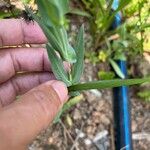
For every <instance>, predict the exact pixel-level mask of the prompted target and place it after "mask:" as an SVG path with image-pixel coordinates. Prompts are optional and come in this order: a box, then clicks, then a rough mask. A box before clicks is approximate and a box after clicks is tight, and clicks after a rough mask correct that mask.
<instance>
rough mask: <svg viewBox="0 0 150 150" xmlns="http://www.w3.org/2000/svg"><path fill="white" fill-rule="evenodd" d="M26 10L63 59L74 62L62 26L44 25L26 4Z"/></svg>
mask: <svg viewBox="0 0 150 150" xmlns="http://www.w3.org/2000/svg"><path fill="white" fill-rule="evenodd" d="M26 9H27V11H28V12H29V13H30V14H31V15H32V16H33V18H34V20H35V21H36V22H37V23H38V24H39V25H40V26H41V28H42V29H43V31H44V33H45V36H46V37H47V39H48V41H49V43H50V44H51V46H52V48H54V49H55V50H56V51H58V52H59V54H60V56H61V58H62V59H63V60H64V61H68V62H70V63H75V62H76V53H75V50H74V49H73V47H72V46H71V45H70V44H69V41H68V37H67V32H66V30H65V28H64V27H57V26H56V27H54V26H48V25H45V24H44V22H43V20H42V19H41V18H39V17H38V16H37V15H35V14H33V12H32V11H31V10H30V9H29V8H28V7H27V6H26Z"/></svg>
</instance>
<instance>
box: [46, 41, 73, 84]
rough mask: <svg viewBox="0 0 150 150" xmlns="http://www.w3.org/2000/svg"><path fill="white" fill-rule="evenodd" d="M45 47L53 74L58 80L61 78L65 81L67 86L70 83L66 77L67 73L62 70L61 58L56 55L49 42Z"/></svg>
mask: <svg viewBox="0 0 150 150" xmlns="http://www.w3.org/2000/svg"><path fill="white" fill-rule="evenodd" d="M46 47H47V52H48V56H49V60H50V61H51V67H52V71H53V73H54V75H55V76H56V78H57V79H58V80H61V81H63V82H64V83H66V85H67V86H69V85H71V83H70V81H69V79H68V75H67V73H66V71H65V70H64V66H63V62H62V60H61V59H60V58H59V57H58V56H57V55H56V53H55V50H54V49H53V48H52V47H51V46H50V45H49V44H47V45H46Z"/></svg>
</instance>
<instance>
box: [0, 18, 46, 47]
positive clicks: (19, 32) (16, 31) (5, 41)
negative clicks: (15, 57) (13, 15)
mask: <svg viewBox="0 0 150 150" xmlns="http://www.w3.org/2000/svg"><path fill="white" fill-rule="evenodd" d="M44 43H46V37H45V35H44V33H43V32H42V30H41V28H40V27H39V25H38V24H37V23H36V22H35V21H34V22H26V21H24V20H22V19H2V20H0V47H3V46H16V45H21V44H44Z"/></svg>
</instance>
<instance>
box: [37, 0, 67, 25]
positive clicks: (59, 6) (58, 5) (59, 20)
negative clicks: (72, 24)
mask: <svg viewBox="0 0 150 150" xmlns="http://www.w3.org/2000/svg"><path fill="white" fill-rule="evenodd" d="M36 2H37V5H38V10H39V13H40V15H41V17H42V19H43V20H44V21H45V22H47V21H48V20H50V21H51V22H52V24H53V25H54V26H55V25H63V24H64V15H65V14H66V13H67V12H68V11H69V2H68V0H36Z"/></svg>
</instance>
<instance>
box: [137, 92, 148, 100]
mask: <svg viewBox="0 0 150 150" xmlns="http://www.w3.org/2000/svg"><path fill="white" fill-rule="evenodd" d="M137 95H138V96H139V97H140V98H142V99H143V100H144V101H146V102H150V91H149V90H144V91H141V92H138V94H137Z"/></svg>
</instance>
